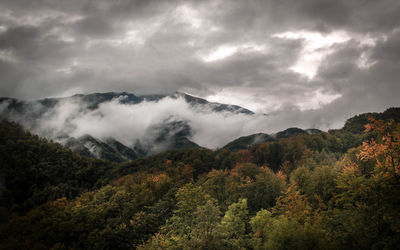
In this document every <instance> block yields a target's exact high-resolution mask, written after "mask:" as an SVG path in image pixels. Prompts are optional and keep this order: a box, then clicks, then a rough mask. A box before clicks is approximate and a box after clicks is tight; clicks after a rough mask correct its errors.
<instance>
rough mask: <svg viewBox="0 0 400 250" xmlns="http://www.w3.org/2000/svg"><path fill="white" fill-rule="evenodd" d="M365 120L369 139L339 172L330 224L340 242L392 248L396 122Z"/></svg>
mask: <svg viewBox="0 0 400 250" xmlns="http://www.w3.org/2000/svg"><path fill="white" fill-rule="evenodd" d="M369 120H370V123H369V124H368V125H366V126H365V127H366V132H369V133H370V135H372V139H370V140H369V141H366V142H364V143H363V144H362V146H360V147H359V153H358V154H357V159H356V160H355V161H350V162H348V163H347V164H346V165H345V166H344V168H343V170H342V171H341V173H340V175H339V178H338V188H339V189H340V190H341V193H340V194H339V195H337V196H336V197H335V203H334V209H333V210H332V211H333V217H332V219H333V220H332V224H333V225H334V226H333V227H334V228H335V227H336V228H340V229H341V230H340V231H341V233H340V234H337V235H336V238H337V239H338V240H339V241H340V242H339V243H341V244H346V245H348V244H351V245H352V246H353V247H354V248H358V249H365V248H379V249H382V248H384V249H392V248H396V247H395V246H398V245H399V244H400V217H399V207H400V175H399V174H400V172H399V162H400V125H396V126H395V125H394V123H393V122H392V121H389V122H383V121H379V120H376V119H374V118H373V117H370V118H369ZM371 166H372V167H371ZM336 231H339V230H336Z"/></svg>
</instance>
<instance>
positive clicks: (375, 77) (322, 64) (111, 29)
mask: <svg viewBox="0 0 400 250" xmlns="http://www.w3.org/2000/svg"><path fill="white" fill-rule="evenodd" d="M0 76H1V81H0V82H1V85H0V93H1V94H0V96H10V97H17V98H21V99H37V98H43V97H49V96H67V95H73V94H76V93H90V92H106V91H127V92H132V93H135V94H159V93H172V92H175V91H183V92H186V93H189V94H192V95H195V96H200V97H203V98H206V99H208V100H210V101H218V102H222V103H230V104H237V105H241V106H243V107H245V108H249V109H251V110H254V111H256V112H262V113H267V114H270V115H274V114H278V113H279V114H282V113H285V117H284V118H282V117H281V118H280V119H282V122H284V121H289V120H290V121H292V122H291V123H290V122H289V123H288V124H293V121H296V120H299V119H300V120H301V119H302V120H307V121H310V122H309V123H308V124H306V125H307V126H310V127H311V126H313V127H320V128H329V127H335V126H339V125H342V122H343V121H344V119H346V118H348V117H350V116H352V115H354V114H358V113H361V112H367V111H383V110H385V109H386V108H388V107H391V106H400V98H399V95H400V82H399V79H400V1H398V0H382V1H376V0H302V1H299V0H269V1H268V0H260V1H256V0H253V1H239V0H238V1H200V0H196V1H173V0H168V1H156V0H142V1H128V0H113V1H108V0H103V1H101V0H100V1H94V0H93V1H84V0H68V1H55V0H41V1H40V0H1V1H0ZM284 126H285V125H282V127H284Z"/></svg>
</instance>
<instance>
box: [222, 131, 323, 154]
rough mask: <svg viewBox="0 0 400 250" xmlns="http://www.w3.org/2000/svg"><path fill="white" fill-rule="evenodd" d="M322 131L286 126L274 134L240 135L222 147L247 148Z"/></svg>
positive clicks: (231, 148)
mask: <svg viewBox="0 0 400 250" xmlns="http://www.w3.org/2000/svg"><path fill="white" fill-rule="evenodd" d="M319 133H322V131H321V130H319V129H305V130H303V129H301V128H288V129H285V130H283V131H280V132H278V133H276V134H272V135H268V134H264V133H258V134H252V135H248V136H242V137H240V138H238V139H235V140H233V141H231V142H229V143H228V144H226V145H225V146H224V147H223V148H225V149H228V150H231V151H236V150H240V149H247V148H250V147H251V146H253V145H258V144H262V143H266V142H272V141H278V140H280V139H285V138H290V137H293V136H296V135H304V134H319Z"/></svg>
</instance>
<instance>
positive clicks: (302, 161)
mask: <svg viewBox="0 0 400 250" xmlns="http://www.w3.org/2000/svg"><path fill="white" fill-rule="evenodd" d="M399 120H400V109H399V108H391V109H388V110H387V111H385V112H384V113H380V114H377V113H371V114H362V115H359V116H356V117H353V118H351V119H349V120H348V121H347V122H346V124H345V126H344V127H343V129H339V130H332V131H329V132H322V131H317V132H315V133H295V134H293V135H291V136H287V135H283V134H282V135H281V137H280V138H278V139H274V140H272V139H271V138H269V137H267V136H264V139H265V142H263V143H261V144H254V145H251V146H249V147H247V146H246V147H247V148H245V149H241V146H240V145H244V144H246V145H247V144H248V138H243V139H241V140H238V141H237V143H239V144H238V145H239V146H237V145H235V144H230V146H229V147H225V148H222V149H218V150H215V151H213V150H209V149H204V148H191V149H179V150H172V151H167V152H165V153H161V154H157V155H154V156H150V157H146V158H139V159H136V160H134V161H127V162H122V163H112V162H108V161H103V160H96V159H92V158H87V157H85V156H81V155H78V154H76V153H73V152H72V151H71V150H69V149H67V148H64V147H62V146H61V145H60V144H58V143H53V142H49V141H47V140H46V139H44V138H40V137H38V136H36V135H33V134H31V133H30V132H29V131H27V130H25V129H24V128H22V127H21V126H20V125H18V124H16V123H12V122H7V121H3V122H1V124H0V142H1V143H0V155H1V157H0V161H1V162H0V166H1V169H0V195H1V197H0V202H1V203H0V206H1V211H0V212H1V226H0V248H1V249H135V248H138V249H295V248H297V249H397V248H398V246H399V245H400V219H399V218H400V216H399V215H400V213H399V211H400V210H399V207H400V165H399V164H400V123H399Z"/></svg>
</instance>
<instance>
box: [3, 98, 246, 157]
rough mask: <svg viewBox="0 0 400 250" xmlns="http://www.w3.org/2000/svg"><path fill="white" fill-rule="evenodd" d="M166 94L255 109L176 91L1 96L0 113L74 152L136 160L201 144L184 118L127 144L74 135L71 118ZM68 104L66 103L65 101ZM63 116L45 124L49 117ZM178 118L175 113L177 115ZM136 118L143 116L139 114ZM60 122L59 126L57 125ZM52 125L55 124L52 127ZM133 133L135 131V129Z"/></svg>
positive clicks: (212, 108) (213, 106) (215, 108)
mask: <svg viewBox="0 0 400 250" xmlns="http://www.w3.org/2000/svg"><path fill="white" fill-rule="evenodd" d="M165 98H171V99H175V100H176V99H179V98H181V99H182V100H184V101H185V102H186V103H187V104H188V105H189V107H191V108H194V109H197V110H200V111H203V112H217V113H219V112H227V113H230V114H243V115H252V114H254V113H253V112H252V111H250V110H248V109H245V108H242V107H239V106H236V105H227V104H221V103H213V102H208V101H206V100H204V99H201V98H198V97H194V96H190V95H187V94H184V93H179V92H177V93H175V94H173V95H144V96H136V95H134V94H131V93H126V92H123V93H113V92H110V93H95V94H88V95H74V96H71V97H64V98H46V99H41V100H37V101H21V100H17V99H13V98H0V117H1V118H3V119H6V120H10V121H11V120H12V121H16V122H18V123H20V124H21V125H23V126H24V127H26V128H29V129H30V130H32V131H37V132H38V133H39V134H41V135H42V136H45V137H46V138H49V139H52V140H55V141H58V142H60V143H62V144H63V145H65V146H67V147H69V148H70V149H72V150H73V151H74V152H77V153H79V154H81V155H83V156H88V157H94V158H98V159H104V160H109V161H114V162H122V161H126V160H134V159H136V158H138V157H144V156H148V155H151V154H155V153H159V152H162V151H166V150H168V149H180V148H199V147H200V146H199V145H197V144H196V143H194V142H192V141H191V140H190V139H188V138H189V137H190V136H191V135H192V129H191V127H190V126H189V125H188V123H187V121H185V120H176V119H169V118H168V117H167V118H166V119H165V120H164V121H161V123H160V124H158V125H156V126H153V127H151V131H149V135H147V136H146V140H145V141H132V142H130V144H131V145H124V144H123V143H122V142H120V141H118V140H116V139H115V138H112V137H108V138H96V137H94V136H92V135H90V134H85V135H82V136H79V137H78V138H75V137H73V136H71V134H70V133H71V131H73V129H74V124H73V123H71V120H73V119H74V118H76V116H77V113H79V112H82V113H85V112H90V111H95V110H97V109H98V108H99V107H100V105H101V104H104V103H107V102H111V101H116V102H118V103H119V104H130V105H135V104H141V103H143V102H149V103H155V102H158V101H160V100H163V99H165ZM66 104H67V105H66ZM63 105H64V106H67V108H66V109H68V108H69V107H70V106H71V105H78V106H79V107H78V108H77V109H78V110H77V111H73V112H71V113H69V114H67V115H65V114H58V113H57V111H58V110H57V108H60V109H61V108H62V106H63ZM59 117H60V118H62V119H64V120H63V121H62V123H63V124H59V123H60V121H58V120H57V121H55V122H50V126H49V124H46V125H47V126H45V125H43V123H44V122H46V120H48V119H58V118H59ZM174 118H175V117H174ZM136 119H140V117H137V118H136ZM54 125H57V126H59V127H60V128H59V127H55V128H54ZM52 126H53V127H52ZM132 133H135V131H133V132H132Z"/></svg>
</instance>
